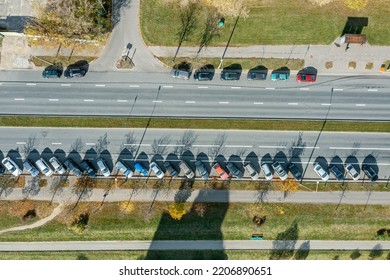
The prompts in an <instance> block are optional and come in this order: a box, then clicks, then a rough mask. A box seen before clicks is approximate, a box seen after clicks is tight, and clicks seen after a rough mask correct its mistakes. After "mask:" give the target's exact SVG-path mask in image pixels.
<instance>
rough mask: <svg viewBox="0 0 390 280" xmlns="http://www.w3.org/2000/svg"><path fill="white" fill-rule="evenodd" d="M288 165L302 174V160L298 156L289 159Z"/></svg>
mask: <svg viewBox="0 0 390 280" xmlns="http://www.w3.org/2000/svg"><path fill="white" fill-rule="evenodd" d="M289 163H293V164H294V165H295V167H296V168H297V169H298V171H299V172H301V174H303V166H302V160H301V158H300V157H299V156H294V157H291V158H290V161H289Z"/></svg>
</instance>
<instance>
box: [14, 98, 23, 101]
mask: <svg viewBox="0 0 390 280" xmlns="http://www.w3.org/2000/svg"><path fill="white" fill-rule="evenodd" d="M14 100H15V101H23V100H24V98H14Z"/></svg>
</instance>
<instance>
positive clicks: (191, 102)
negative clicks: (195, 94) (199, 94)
mask: <svg viewBox="0 0 390 280" xmlns="http://www.w3.org/2000/svg"><path fill="white" fill-rule="evenodd" d="M186 103H188V104H193V103H196V102H195V101H186Z"/></svg>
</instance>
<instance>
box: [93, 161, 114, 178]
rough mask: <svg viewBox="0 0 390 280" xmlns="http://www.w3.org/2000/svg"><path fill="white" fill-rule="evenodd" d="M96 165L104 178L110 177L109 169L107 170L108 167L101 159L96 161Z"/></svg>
mask: <svg viewBox="0 0 390 280" xmlns="http://www.w3.org/2000/svg"><path fill="white" fill-rule="evenodd" d="M96 164H97V166H98V167H99V169H100V171H101V172H102V174H103V176H104V177H108V176H110V175H111V173H110V169H108V166H107V164H106V162H105V161H104V160H103V159H102V158H99V159H98V160H97V161H96Z"/></svg>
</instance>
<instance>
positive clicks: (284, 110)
mask: <svg viewBox="0 0 390 280" xmlns="http://www.w3.org/2000/svg"><path fill="white" fill-rule="evenodd" d="M2 74H4V75H2V76H3V77H4V78H3V81H2V82H0V90H1V92H2V94H1V96H0V102H1V104H2V106H1V109H0V114H5V115H19V114H37V115H105V116H132V117H150V116H152V117H191V118H253V119H268V118H271V119H319V120H324V119H328V120H331V119H339V120H386V121H389V120H390V87H389V85H390V83H389V81H390V79H388V78H384V77H375V76H374V77H360V76H359V77H338V76H335V77H330V76H329V77H319V79H318V82H317V83H314V84H298V83H296V82H295V81H294V80H291V81H287V82H271V81H247V80H245V79H243V80H242V81H238V82H222V81H219V78H218V77H217V74H216V77H215V79H214V81H212V82H208V83H207V82H201V83H197V82H195V81H194V80H190V81H178V80H175V79H173V78H171V77H169V74H168V73H150V74H140V73H126V75H125V74H124V73H118V74H115V73H105V74H106V75H104V74H103V73H100V72H91V73H88V75H87V77H85V78H80V79H72V80H65V79H63V78H61V79H59V80H55V81H51V80H50V81H49V80H42V78H41V77H40V73H38V72H27V73H25V72H17V73H14V74H13V75H11V74H10V73H9V72H3V73H2ZM7 78H8V80H7ZM332 89H333V90H332Z"/></svg>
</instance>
